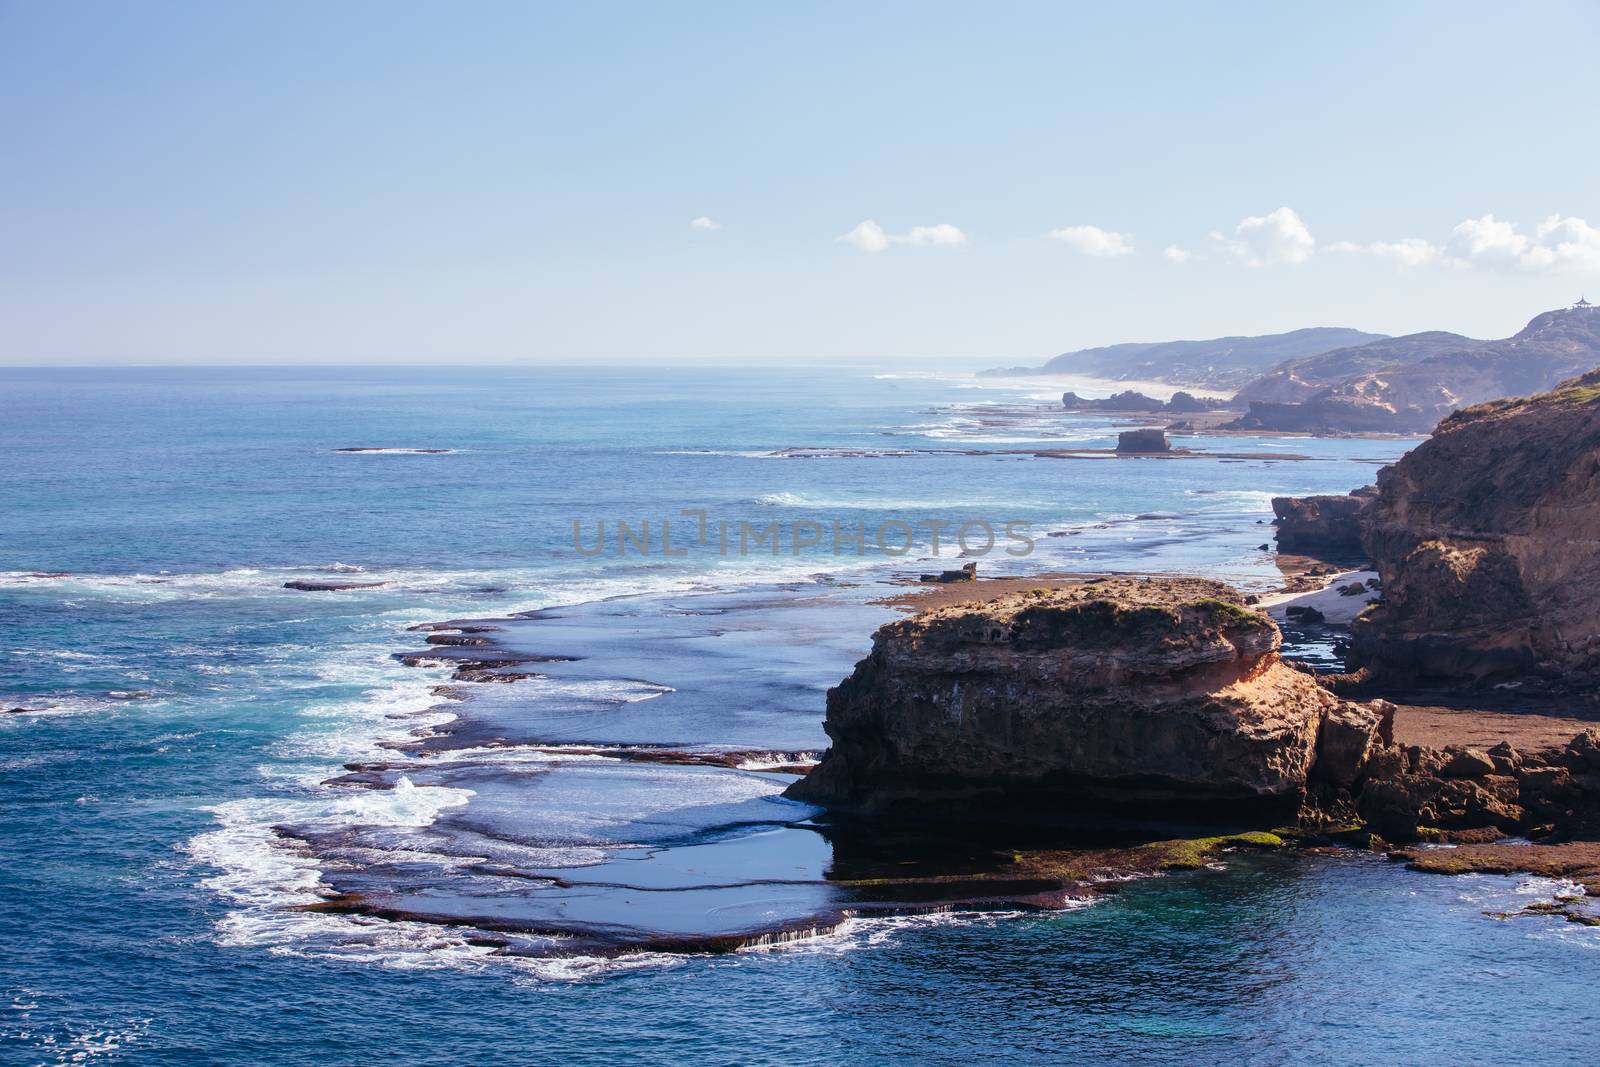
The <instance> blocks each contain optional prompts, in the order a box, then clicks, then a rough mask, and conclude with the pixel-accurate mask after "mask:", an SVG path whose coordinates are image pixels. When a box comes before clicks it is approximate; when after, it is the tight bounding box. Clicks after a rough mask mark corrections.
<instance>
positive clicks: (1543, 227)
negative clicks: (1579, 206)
mask: <svg viewBox="0 0 1600 1067" xmlns="http://www.w3.org/2000/svg"><path fill="white" fill-rule="evenodd" d="M1447 247H1448V252H1449V254H1450V258H1451V261H1452V262H1454V263H1457V264H1466V265H1471V266H1481V267H1491V268H1494V269H1496V270H1505V271H1526V272H1529V273H1535V274H1543V273H1552V274H1553V273H1558V272H1562V271H1600V228H1597V227H1594V226H1591V225H1589V223H1588V222H1586V221H1585V220H1583V219H1580V218H1577V217H1575V216H1568V217H1566V218H1563V217H1561V216H1560V215H1551V216H1549V217H1547V218H1546V219H1545V220H1544V221H1543V222H1541V223H1539V225H1538V226H1536V227H1535V228H1534V231H1533V236H1531V237H1530V236H1528V235H1527V234H1525V233H1523V232H1522V231H1521V230H1519V229H1518V228H1517V225H1516V223H1512V222H1504V221H1502V220H1500V219H1497V218H1495V217H1494V216H1493V215H1484V216H1482V217H1481V218H1476V219H1466V220H1465V221H1463V222H1461V223H1460V224H1458V225H1457V226H1456V228H1455V229H1453V230H1451V231H1450V243H1449V245H1448V246H1447Z"/></svg>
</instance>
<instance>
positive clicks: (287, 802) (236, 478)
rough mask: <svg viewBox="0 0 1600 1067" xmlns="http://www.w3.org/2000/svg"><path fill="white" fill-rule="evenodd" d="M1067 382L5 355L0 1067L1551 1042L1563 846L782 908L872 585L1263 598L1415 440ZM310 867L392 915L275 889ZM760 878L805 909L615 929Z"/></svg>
mask: <svg viewBox="0 0 1600 1067" xmlns="http://www.w3.org/2000/svg"><path fill="white" fill-rule="evenodd" d="M1075 387H1076V388H1078V390H1079V391H1080V392H1087V391H1088V390H1090V389H1092V388H1093V386H1092V385H1084V384H1082V383H1079V384H1078V385H1077V386H1075ZM1059 392H1060V387H1058V386H1052V385H1050V384H1049V383H1045V382H1041V381H1033V382H1028V381H1022V382H1018V381H1006V380H993V379H973V378H968V377H962V376H959V375H937V374H927V375H908V374H903V373H901V374H895V373H873V372H871V371H867V370H841V369H782V370H779V369H770V370H761V369H666V370H663V369H642V368H609V369H575V368H518V369H495V368H454V369H443V368H381V369H370V368H364V369H356V368H336V367H330V368H316V369H284V368H275V369H269V368H234V369H226V370H224V369H111V370H107V369H68V370H29V369H4V370H0V443H3V446H4V451H5V455H6V460H7V462H6V463H5V465H4V467H3V469H0V490H3V496H0V499H3V500H4V501H5V503H6V509H5V521H4V528H3V532H0V624H3V632H4V633H5V635H6V640H5V641H4V642H3V643H0V709H17V710H7V711H4V712H0V820H3V826H4V833H3V834H0V937H3V945H4V949H5V951H4V953H3V954H0V994H3V997H0V1062H4V1063H13V1062H14V1063H18V1064H29V1063H43V1064H53V1063H123V1062H126V1063H153V1064H167V1063H171V1064H194V1063H216V1062H248V1063H259V1064H350V1063H389V1062H426V1063H437V1064H478V1063H484V1062H496V1061H499V1062H516V1063H562V1064H584V1063H612V1062H632V1063H676V1062H681V1061H683V1060H695V1061H697V1062H703V1063H713V1064H720V1063H779V1062H782V1063H807V1064H809V1063H826V1064H832V1063H856V1062H872V1061H892V1062H913V1063H961V1064H966V1063H972V1062H992V1061H1001V1060H1004V1061H1006V1062H1012V1063H1018V1062H1020V1063H1032V1062H1039V1063H1055V1062H1069V1061H1070V1062H1115V1063H1144V1062H1148V1063H1166V1062H1174V1061H1182V1062H1224V1061H1225V1062H1230V1063H1283V1062H1300V1061H1305V1060H1336V1061H1342V1062H1368V1063H1370V1062H1418V1063H1421V1062H1432V1061H1435V1060H1438V1059H1440V1058H1453V1059H1457V1060H1461V1061H1464V1062H1485V1061H1491V1060H1501V1059H1504V1060H1516V1061H1518V1062H1524V1063H1528V1062H1549V1063H1560V1062H1572V1061H1575V1060H1576V1061H1587V1060H1592V1059H1594V1057H1595V1054H1596V1051H1597V1049H1600V1008H1597V1007H1595V1005H1594V999H1593V997H1592V996H1591V995H1590V994H1589V990H1590V989H1592V988H1593V985H1594V983H1595V982H1596V981H1597V980H1600V930H1597V929H1591V928H1585V927H1580V926H1576V925H1574V924H1569V923H1566V922H1564V921H1562V920H1561V919H1560V918H1559V917H1528V918H1517V919H1514V920H1497V919H1494V918H1491V917H1489V916H1488V915H1486V913H1488V912H1495V911H1504V910H1507V909H1514V908H1515V907H1516V906H1518V903H1519V902H1520V901H1526V900H1528V899H1533V898H1536V897H1539V896H1548V895H1549V894H1550V893H1551V892H1552V891H1553V890H1554V889H1555V888H1557V887H1555V886H1554V885H1553V884H1552V883H1550V882H1548V881H1547V880H1541V879H1535V878H1528V877H1524V876H1513V877H1500V876H1488V875H1474V876H1468V877H1462V878H1445V877H1439V876H1433V875H1426V874H1420V873H1414V872H1409V871H1406V870H1404V869H1403V868H1401V867H1399V866H1397V865H1393V864H1390V863H1388V862H1386V861H1385V860H1383V859H1382V858H1381V857H1375V856H1371V855H1367V854H1360V853H1354V852H1351V853H1346V854H1340V855H1334V856H1326V855H1312V854H1306V853H1284V854H1273V855H1258V854H1235V855H1229V856H1228V857H1227V862H1226V863H1224V864H1221V865H1219V866H1218V867H1217V868H1216V869H1207V870H1202V871H1197V872H1192V873H1185V874H1180V875H1171V876H1166V877H1161V878H1155V879H1150V880H1147V881H1141V882H1136V883H1129V884H1127V885H1126V886H1123V887H1121V888H1119V889H1118V890H1117V891H1116V892H1113V893H1109V894H1107V895H1105V896H1104V897H1102V898H1098V899H1096V900H1094V901H1093V902H1084V903H1083V905H1082V906H1079V907H1073V908H1070V909H1067V910H1063V911H1059V912H1051V913H1021V912H1011V911H999V912H982V913H973V912H965V913H964V912H939V913H933V914H925V915H863V916H858V917H855V918H848V919H846V920H845V921H843V922H842V923H840V922H832V923H827V924H819V925H818V926H817V928H816V929H815V930H812V931H810V932H809V936H802V935H804V934H805V933H806V930H805V929H804V922H803V921H802V920H804V918H805V917H806V916H808V915H812V914H819V915H820V914H824V913H826V912H827V911H828V910H829V907H830V900H829V899H828V897H827V892H826V890H825V889H819V888H818V885H819V882H820V872H822V871H824V870H826V869H827V868H828V865H829V864H830V863H833V862H837V857H836V856H834V855H833V854H832V852H831V851H830V849H831V845H830V842H829V841H828V839H827V838H826V837H824V836H822V835H819V834H817V833H815V832H814V831H813V830H811V829H809V828H807V826H806V825H805V822H806V819H807V816H808V815H809V814H811V812H810V811H808V810H807V809H806V808H805V806H804V805H799V804H795V803H794V802H791V801H786V800H783V799H781V798H780V797H778V795H777V794H778V793H779V792H780V791H781V789H782V788H783V786H784V784H785V783H787V782H788V781H790V780H792V779H791V778H790V777H788V776H786V775H784V774H782V773H779V772H777V771H775V770H774V769H773V768H774V767H775V766H777V765H778V763H779V762H781V760H780V759H779V754H789V755H792V754H794V753H802V752H810V753H814V752H816V751H818V750H819V749H820V748H822V747H823V746H825V744H826V738H825V737H824V735H823V734H822V731H821V717H822V698H823V693H824V692H825V690H826V689H827V687H828V686H830V685H832V684H834V683H835V682H837V681H838V680H839V679H840V678H841V677H843V676H844V674H846V673H847V672H848V671H849V669H850V666H851V664H852V663H853V662H854V661H855V660H856V659H857V658H859V657H860V656H861V655H862V654H864V653H865V651H866V650H867V648H868V646H869V644H870V637H871V632H872V629H873V628H874V627H875V626H876V625H878V624H880V623H881V622H884V621H887V620H888V619H890V618H892V617H894V614H895V613H894V612H893V610H892V609H890V608H888V607H886V606H884V605H883V604H881V603H878V600H879V599H881V597H882V596H883V595H884V594H886V593H889V592H893V591H895V590H896V589H898V586H897V585H896V584H895V583H896V582H897V581H899V580H902V579H905V578H907V577H915V575H916V574H917V573H919V572H921V571H926V570H930V569H934V570H937V569H943V568H948V567H956V566H959V565H960V564H961V563H962V562H965V561H966V560H968V559H976V561H977V562H978V564H979V567H980V569H981V570H982V571H983V573H990V574H995V573H1033V572H1049V571H1062V570H1092V571H1127V572H1153V571H1166V572H1178V573H1186V574H1202V575H1210V576H1217V577H1222V578H1225V579H1227V580H1230V581H1233V582H1235V583H1237V584H1239V585H1240V586H1242V587H1244V588H1246V589H1249V590H1257V591H1259V590H1266V589H1269V588H1272V587H1273V586H1274V584H1276V582H1277V578H1278V575H1277V571H1276V568H1275V567H1274V566H1273V563H1272V557H1271V554H1270V553H1269V552H1266V551H1263V550H1262V547H1261V546H1262V545H1263V544H1264V543H1268V542H1270V540H1271V530H1270V527H1269V526H1267V525H1266V523H1268V522H1270V520H1271V509H1270V505H1269V501H1270V498H1271V497H1272V496H1274V495H1279V494H1286V493H1289V494H1304V493H1316V492H1344V491H1347V490H1348V489H1350V488H1353V487H1355V486H1356V485H1360V484H1363V483H1366V482H1370V481H1371V480H1372V477H1373V475H1374V473H1375V471H1376V470H1377V468H1378V467H1379V466H1381V465H1382V464H1384V463H1386V462H1390V461H1392V460H1393V459H1394V458H1396V457H1397V456H1398V455H1400V454H1401V453H1402V452H1404V451H1405V450H1406V449H1407V448H1408V447H1410V446H1411V445H1412V444H1413V443H1414V442H1412V441H1407V440H1383V441H1373V440H1309V439H1287V440H1285V439H1271V438H1252V437H1231V438H1217V437H1210V438H1179V439H1178V440H1177V443H1179V444H1182V445H1188V446H1190V447H1193V448H1195V449H1197V450H1200V451H1203V452H1205V453H1208V454H1207V455H1205V456H1201V457H1194V458H1183V459H1137V460H1131V459H1113V458H1107V457H1105V456H1104V455H1103V454H1100V453H1097V452H1095V451H1093V450H1095V449H1104V448H1106V447H1109V446H1110V445H1112V444H1114V442H1115V434H1116V429H1117V426H1118V422H1117V421H1116V420H1115V419H1111V418H1107V417H1100V416H1086V415H1069V414H1066V413H1063V412H1062V411H1060V409H1059V405H1058V404H1055V403H1053V398H1054V397H1055V396H1058V395H1059ZM351 449H355V450H358V451H343V450H351ZM663 524H665V526H664V525H663ZM624 525H625V526H626V527H627V535H626V536H624V535H623V533H622V527H623V526H624ZM935 529H937V530H938V531H939V535H940V538H941V543H940V549H939V552H938V554H937V556H935V554H934V550H933V544H932V537H933V533H934V531H935ZM602 530H604V533H603V534H602ZM645 531H648V534H647V535H646V534H645V533H644V532H645ZM963 535H964V539H965V547H966V549H967V551H968V553H969V554H968V555H965V556H963V555H962V554H961V553H962V549H963V545H962V536H963ZM989 535H992V536H993V541H994V543H993V545H989V544H988V543H987V538H988V536H989ZM646 536H647V537H648V547H647V546H646V540H645V538H646ZM741 539H742V542H741ZM1024 543H1026V545H1027V546H1028V550H1027V551H1026V552H1025V553H1023V552H1021V551H1020V550H1021V549H1022V547H1023V545H1024ZM980 549H987V551H981V552H980V551H978V550H980ZM1007 549H1013V550H1017V551H1014V552H1011V553H1008V552H1007ZM286 582H302V583H311V584H312V585H317V584H324V585H326V584H335V585H347V586H350V588H343V589H338V590H316V589H313V590H301V589H293V588H286V587H285V583H286ZM449 619H476V620H491V622H488V623H486V625H494V626H497V627H499V629H498V630H497V631H496V632H497V633H498V634H499V635H501V639H504V640H510V641H512V642H513V643H518V644H519V646H521V647H524V648H525V651H526V652H527V654H528V656H530V657H537V658H538V659H537V662H534V663H532V664H530V665H529V666H530V669H529V670H528V671H527V672H526V673H529V674H531V675H533V676H531V677H527V678H524V679H522V680H519V681H516V682H513V683H510V684H484V685H478V686H470V685H468V686H462V685H456V686H453V687H452V685H451V678H450V673H451V664H449V663H446V662H443V661H442V660H434V659H430V658H429V657H428V655H427V653H428V652H429V650H430V646H429V645H428V643H427V637H428V635H429V633H430V631H428V630H427V629H425V627H427V626H428V625H429V624H433V623H437V622H440V621H443V620H449ZM434 650H435V651H437V648H435V649H434ZM408 653H409V654H412V656H413V662H414V663H415V664H417V665H408V664H407V663H405V662H402V661H401V660H400V659H398V658H397V654H401V655H403V654H408ZM441 686H443V687H446V688H445V690H443V691H441V690H440V687H441ZM452 688H453V689H455V690H470V692H464V691H463V692H452V691H451V689H452ZM457 698H464V699H457ZM626 746H634V747H645V746H654V747H657V748H671V749H678V750H682V751H686V752H707V751H712V752H715V751H739V752H742V753H756V754H759V753H761V752H768V751H770V752H772V753H774V758H773V759H772V760H769V761H765V762H764V761H763V760H762V758H761V757H760V756H759V755H749V756H747V757H744V762H743V764H742V765H740V766H731V767H721V766H709V765H704V764H683V765H677V764H664V763H652V762H647V761H646V762H641V761H631V760H627V759H622V758H620V755H621V754H623V753H625V751H627V749H626ZM785 758H787V757H785ZM336 779H342V780H338V781H335V780H336ZM779 868H782V869H784V870H787V871H792V872H794V873H793V874H792V875H789V876H786V877H772V876H771V872H772V871H774V870H777V869H779ZM602 875H603V877H602ZM335 892H338V893H347V892H362V893H368V894H378V895H381V896H383V897H384V899H387V900H391V901H395V902H397V904H396V911H397V913H398V912H404V913H405V914H403V915H401V914H396V915H395V916H393V917H378V916H375V915H373V914H361V913H348V912H338V911H307V910H304V909H303V908H302V907H301V905H305V904H308V903H315V902H317V901H319V900H323V899H326V898H328V897H329V896H330V895H332V894H333V893H335ZM491 918H498V919H500V920H504V921H503V922H502V923H501V925H502V926H504V927H506V928H508V929H509V928H513V927H515V926H516V925H517V922H516V920H519V919H524V920H527V921H528V922H529V923H535V924H537V925H539V926H540V928H541V929H546V930H558V931H564V932H557V933H554V934H551V933H546V934H542V935H539V936H523V935H520V934H517V933H515V932H511V933H508V932H507V930H506V929H498V930H497V929H494V928H492V926H490V925H486V922H487V920H488V919H491ZM767 919H771V920H773V921H774V923H775V924H777V925H781V926H783V927H784V928H785V929H789V930H799V931H800V934H796V935H795V936H786V937H783V938H775V939H773V943H771V944H768V945H765V946H757V947H752V948H749V949H745V950H741V951H737V952H732V953H709V952H664V951H656V950H654V949H653V948H652V946H651V943H650V941H649V940H648V939H647V938H644V937H641V936H640V933H641V931H646V930H647V931H648V932H652V933H656V934H662V933H665V934H688V933H696V932H702V933H703V932H705V931H706V930H707V929H708V928H710V929H712V930H713V931H723V930H726V931H739V930H747V929H752V928H755V927H757V926H759V925H760V924H761V923H762V922H763V921H766V920H767ZM619 946H621V947H619ZM1535 1042H1537V1043H1535Z"/></svg>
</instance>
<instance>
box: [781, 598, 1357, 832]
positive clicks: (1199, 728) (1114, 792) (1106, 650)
mask: <svg viewBox="0 0 1600 1067" xmlns="http://www.w3.org/2000/svg"><path fill="white" fill-rule="evenodd" d="M1279 640H1280V638H1279V635H1278V630H1277V627H1276V626H1274V625H1273V624H1272V622H1271V620H1269V619H1267V618H1266V617H1265V616H1263V615H1260V614H1258V613H1256V612H1253V611H1249V610H1247V609H1246V608H1244V607H1243V605H1242V599H1241V597H1240V596H1239V594H1238V593H1237V592H1236V591H1235V590H1233V589H1231V588H1230V587H1228V586H1226V585H1223V584H1221V583H1218V582H1211V581H1205V580H1200V579H1153V580H1144V581H1141V580H1136V579H1126V578H1120V579H1110V580H1107V581H1102V582H1096V583H1090V584H1084V585H1079V586H1074V587H1069V588H1065V589H1055V590H1048V589H1040V590H1034V591H1031V592H1025V593H1011V594H1007V595H1005V596H1002V597H999V598H997V599H995V600H992V601H989V602H986V603H976V604H974V603H966V604H956V605H951V606H947V607H943V608H937V609H934V610H931V611H928V612H926V613H924V614H921V615H917V616H913V617H911V618H907V619H902V620H899V621H896V622H893V623H890V624H888V625H886V626H884V627H882V628H881V629H879V631H878V632H877V634H876V635H875V636H874V638H873V650H872V653H871V655H869V656H868V657H867V658H866V659H864V660H862V661H861V662H860V663H858V664H857V665H856V669H855V672H854V673H853V674H851V676H850V677H849V678H847V679H846V680H845V681H844V682H842V683H841V684H840V685H839V686H838V687H837V688H835V689H833V690H831V691H830V692H829V694H828V713H827V722H826V729H827V732H828V735H829V737H831V738H832V739H833V746H832V748H831V749H830V750H829V751H828V753H827V755H826V756H825V757H824V758H823V759H822V761H821V763H819V764H818V766H817V767H816V769H815V770H813V771H812V772H811V774H810V775H808V776H807V777H806V778H805V779H803V780H802V781H800V782H797V783H795V784H794V785H793V786H791V787H790V789H789V790H788V795H789V796H791V797H794V798H796V799H800V800H807V801H812V802H815V803H819V804H823V805H825V806H828V807H830V808H834V809H837V810H842V811H869V810H883V809H888V808H900V809H901V810H906V809H912V810H917V811H921V812H924V813H925V812H926V811H927V809H928V807H929V806H930V805H937V806H940V807H941V808H943V809H944V810H945V811H951V810H954V811H955V812H956V813H957V814H967V815H971V814H973V813H974V812H975V811H980V810H981V811H982V812H983V814H985V815H992V814H994V812H995V811H996V810H997V809H996V808H995V806H994V805H995V804H1000V805H1002V806H1004V807H1006V808H1007V809H1008V810H1009V811H1010V812H1011V813H1012V814H1011V815H1010V816H1008V817H1015V818H1025V819H1035V820H1054V819H1063V818H1067V819H1070V818H1073V817H1078V816H1084V815H1101V814H1105V813H1108V812H1115V811H1121V812H1131V813H1145V814H1156V815H1158V816H1164V817H1166V818H1168V819H1173V818H1176V819H1183V820H1195V821H1197V820H1201V819H1206V818H1211V817H1213V816H1215V817H1219V818H1220V817H1224V816H1225V815H1226V816H1233V815H1237V814H1239V813H1241V812H1249V813H1251V814H1254V815H1261V816H1262V817H1267V816H1268V813H1272V814H1283V813H1285V812H1288V813H1292V812H1293V811H1294V810H1295V809H1296V808H1297V807H1298V804H1299V800H1300V797H1301V794H1302V793H1303V791H1304V788H1305V785H1306V780H1307V775H1308V773H1309V771H1310V768H1311V764H1312V759H1313V755H1314V745H1315V742H1316V739H1317V736H1318V732H1319V728H1320V726H1321V724H1322V722H1323V720H1324V717H1325V715H1326V714H1327V713H1328V712H1329V711H1331V710H1334V709H1337V708H1339V707H1340V706H1341V702H1340V701H1339V700H1338V699H1337V698H1336V697H1334V696H1332V694H1330V693H1328V692H1327V691H1326V690H1324V689H1322V688H1321V687H1320V686H1318V685H1317V684H1316V682H1315V681H1314V680H1313V679H1312V678H1311V677H1310V676H1308V675H1306V674H1303V673H1301V672H1299V671H1296V670H1293V669H1291V668H1290V667H1288V666H1286V665H1285V664H1284V663H1283V662H1282V661H1281V660H1280V659H1279V656H1278V645H1279ZM978 797H988V798H990V800H991V802H990V803H987V804H986V805H985V806H984V807H982V808H978V807H975V806H974V798H978Z"/></svg>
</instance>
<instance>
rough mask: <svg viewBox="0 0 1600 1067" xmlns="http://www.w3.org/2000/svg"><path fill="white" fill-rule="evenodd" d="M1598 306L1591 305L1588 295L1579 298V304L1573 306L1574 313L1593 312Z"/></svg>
mask: <svg viewBox="0 0 1600 1067" xmlns="http://www.w3.org/2000/svg"><path fill="white" fill-rule="evenodd" d="M1596 306H1597V305H1595V304H1591V303H1589V300H1588V297H1587V294H1586V295H1584V296H1580V297H1578V302H1577V303H1576V304H1573V305H1572V310H1573V311H1593V310H1594V309H1595V307H1596Z"/></svg>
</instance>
